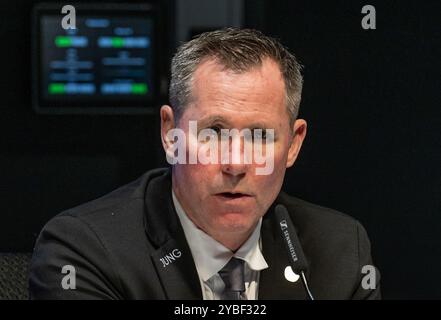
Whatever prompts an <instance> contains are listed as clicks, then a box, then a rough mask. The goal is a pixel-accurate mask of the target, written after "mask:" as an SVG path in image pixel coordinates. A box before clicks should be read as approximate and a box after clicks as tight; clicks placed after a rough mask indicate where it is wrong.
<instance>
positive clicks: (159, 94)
mask: <svg viewBox="0 0 441 320" xmlns="http://www.w3.org/2000/svg"><path fill="white" fill-rule="evenodd" d="M64 5H65V4H62V3H39V4H37V5H35V6H34V8H33V10H32V23H31V25H32V30H31V81H32V83H31V95H32V108H33V109H34V111H35V112H36V113H38V114H51V115H54V114H55V115H65V114H92V115H95V114H103V115H105V114H108V115H118V114H155V113H156V111H157V109H158V105H159V104H160V102H161V101H163V100H164V99H165V97H166V95H167V86H166V85H164V84H166V83H167V82H168V80H167V75H166V74H164V72H163V69H164V68H161V66H162V64H163V63H164V62H163V61H162V57H163V56H166V54H161V52H167V48H166V47H165V42H166V41H164V34H163V32H162V30H161V28H160V25H159V15H160V12H159V11H160V9H159V6H156V5H154V4H150V3H139V4H133V3H131V4H123V3H87V4H86V3H74V4H72V5H73V6H74V7H75V9H76V14H77V16H79V13H80V14H84V15H90V14H105V13H106V11H107V12H109V13H111V14H115V15H127V16H129V15H131V14H134V15H135V16H144V15H145V16H146V17H148V18H151V20H152V22H153V35H152V36H153V39H152V40H153V43H155V44H156V46H154V47H153V50H152V56H153V59H152V60H153V63H152V73H153V75H152V81H153V88H156V89H154V90H153V92H152V96H151V98H150V99H148V100H146V105H135V104H134V103H131V102H130V101H129V100H130V99H126V101H124V99H121V101H122V103H119V102H118V106H116V105H109V106H98V104H96V105H95V106H94V105H93V103H91V105H90V106H87V107H85V106H79V105H80V104H81V102H76V103H72V104H71V105H69V104H67V105H65V106H60V105H57V103H54V102H51V101H48V100H47V99H44V95H43V91H42V90H44V88H43V83H42V82H43V81H42V75H43V74H42V72H43V70H42V65H41V60H42V51H41V23H40V22H41V18H42V17H43V16H45V15H54V14H59V15H60V21H61V18H62V17H63V14H62V13H61V8H62V7H63V6H64ZM85 100H87V98H85ZM115 100H118V97H115ZM74 104H78V105H77V106H74Z"/></svg>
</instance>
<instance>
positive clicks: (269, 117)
mask: <svg viewBox="0 0 441 320" xmlns="http://www.w3.org/2000/svg"><path fill="white" fill-rule="evenodd" d="M300 69H301V67H300V65H299V63H298V62H297V60H296V58H295V57H294V56H293V55H292V54H291V53H289V52H288V51H287V50H286V49H285V48H284V47H283V46H282V45H281V44H280V43H279V42H277V41H276V40H274V39H272V38H270V37H267V36H265V35H263V34H261V33H259V32H257V31H253V30H238V29H224V30H218V31H214V32H209V33H205V34H202V35H201V36H199V37H197V38H195V39H193V40H191V41H189V42H187V43H185V44H183V45H182V46H181V47H180V48H179V49H178V52H177V53H176V55H175V57H174V58H173V61H172V77H171V83H170V103H171V106H163V107H162V108H161V112H160V115H161V136H162V143H163V146H164V150H165V152H166V156H167V159H168V161H169V163H171V164H172V166H171V168H168V169H155V170H151V171H148V172H147V173H145V174H144V175H143V176H142V177H140V178H139V179H138V180H136V181H135V182H133V183H131V184H129V185H126V186H123V187H121V188H119V189H117V190H115V191H114V192H112V193H110V194H108V195H106V196H104V197H102V198H100V199H97V200H94V201H92V202H89V203H86V204H84V205H81V206H79V207H76V208H73V209H71V210H67V211H66V212H63V213H61V214H60V215H58V216H57V217H55V218H53V219H52V220H51V221H50V222H49V223H48V224H47V225H46V226H45V227H44V229H43V230H42V232H41V234H40V236H39V239H38V240H37V244H36V247H35V250H34V255H33V260H32V267H31V276H30V295H31V298H34V299H77V298H78V299H210V300H211V299H214V300H217V299H249V300H252V299H306V298H308V294H307V291H306V290H305V288H304V286H303V284H302V281H301V280H299V275H298V274H295V273H294V272H293V270H292V269H291V267H290V260H289V256H288V252H287V250H286V248H285V244H284V242H283V239H282V237H281V235H280V230H279V229H278V221H277V219H276V217H275V214H274V211H275V207H276V205H279V204H281V205H283V206H284V207H285V208H286V209H287V211H288V213H289V216H290V219H291V220H292V222H293V224H294V226H295V228H296V231H297V234H298V237H299V239H300V246H301V248H302V249H303V251H304V253H305V256H306V260H307V263H308V268H307V270H306V272H305V278H306V279H307V281H308V283H309V288H310V290H311V292H312V294H313V295H314V297H315V298H316V299H378V298H380V288H379V279H380V277H379V273H378V271H377V270H376V269H375V268H374V267H373V266H372V259H371V254H370V244H369V239H368V237H367V234H366V231H365V230H364V228H363V227H362V226H361V225H360V223H359V222H357V221H356V220H354V219H353V218H350V217H349V216H346V215H344V214H341V213H339V212H336V211H333V210H330V209H327V208H323V207H320V206H317V205H313V204H310V203H307V202H305V201H302V200H300V199H297V198H294V197H292V196H289V195H287V194H285V193H284V192H282V191H281V187H282V183H283V179H284V176H285V171H286V169H287V168H289V167H291V166H292V165H293V164H294V162H295V160H296V158H297V155H298V153H299V151H300V148H301V145H302V142H303V140H304V138H305V136H306V128H307V125H306V121H305V120H303V119H298V118H297V114H298V108H299V104H300V97H301V90H302V76H301V73H300ZM235 130H236V131H235ZM239 131H240V132H239ZM238 132H239V133H238ZM242 139H243V140H242ZM230 142H231V143H230ZM253 152H254V153H253ZM253 156H254V158H253ZM365 268H368V269H367V270H371V271H372V270H373V272H371V274H366V275H365V274H364V270H365ZM369 268H371V269H369ZM366 277H369V279H368V280H369V281H367V280H366Z"/></svg>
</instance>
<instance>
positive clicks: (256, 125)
mask: <svg viewBox="0 0 441 320" xmlns="http://www.w3.org/2000/svg"><path fill="white" fill-rule="evenodd" d="M217 123H218V124H222V125H224V126H225V127H231V125H230V122H229V121H228V120H227V119H225V118H224V117H223V116H220V115H211V116H208V117H206V118H202V119H200V120H198V127H204V128H205V127H209V126H212V125H214V124H217ZM268 127H269V126H268V125H266V124H264V123H263V122H253V123H252V124H251V125H250V126H248V128H249V129H267V128H268Z"/></svg>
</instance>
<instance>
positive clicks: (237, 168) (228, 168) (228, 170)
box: [222, 163, 247, 178]
mask: <svg viewBox="0 0 441 320" xmlns="http://www.w3.org/2000/svg"><path fill="white" fill-rule="evenodd" d="M246 171H247V165H246V164H243V163H240V164H231V163H229V164H223V165H222V172H223V173H225V174H227V175H230V176H233V177H237V178H240V177H242V176H245V173H246Z"/></svg>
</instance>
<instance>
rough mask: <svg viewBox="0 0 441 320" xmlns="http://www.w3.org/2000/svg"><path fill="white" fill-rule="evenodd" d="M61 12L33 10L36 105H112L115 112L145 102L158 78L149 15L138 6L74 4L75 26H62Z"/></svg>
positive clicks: (72, 107) (54, 107)
mask: <svg viewBox="0 0 441 320" xmlns="http://www.w3.org/2000/svg"><path fill="white" fill-rule="evenodd" d="M62 18H63V15H62V14H61V13H52V12H48V13H42V14H40V15H38V28H39V32H38V39H37V41H38V45H37V46H36V48H37V51H38V52H36V55H37V57H38V58H37V59H36V61H38V64H39V67H38V69H37V78H36V81H37V82H38V84H39V85H38V88H36V89H37V90H38V92H37V96H38V105H39V108H40V109H44V108H49V109H50V110H57V109H58V110H60V111H61V110H64V109H66V108H67V109H69V110H70V111H75V109H77V110H83V111H87V110H88V109H93V110H95V111H96V110H97V109H106V108H112V110H113V111H116V113H118V112H117V111H118V109H119V110H121V111H124V108H126V109H127V110H129V109H130V110H134V108H135V109H136V108H137V109H139V110H140V109H144V108H149V107H151V101H152V100H153V99H154V98H155V97H156V96H157V94H156V92H155V91H156V90H157V88H156V87H157V82H156V79H157V78H158V77H157V75H155V68H154V63H155V45H156V43H155V33H154V31H155V30H154V20H153V18H152V17H151V16H149V15H148V14H145V15H142V14H140V13H139V12H133V14H131V13H130V12H127V11H120V10H117V11H113V12H112V11H111V10H108V9H107V10H105V11H103V12H100V11H99V10H97V9H95V10H92V11H90V10H89V11H87V13H81V11H79V10H78V11H77V13H76V28H75V29H63V28H62V23H61V21H62ZM34 85H35V84H34Z"/></svg>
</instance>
